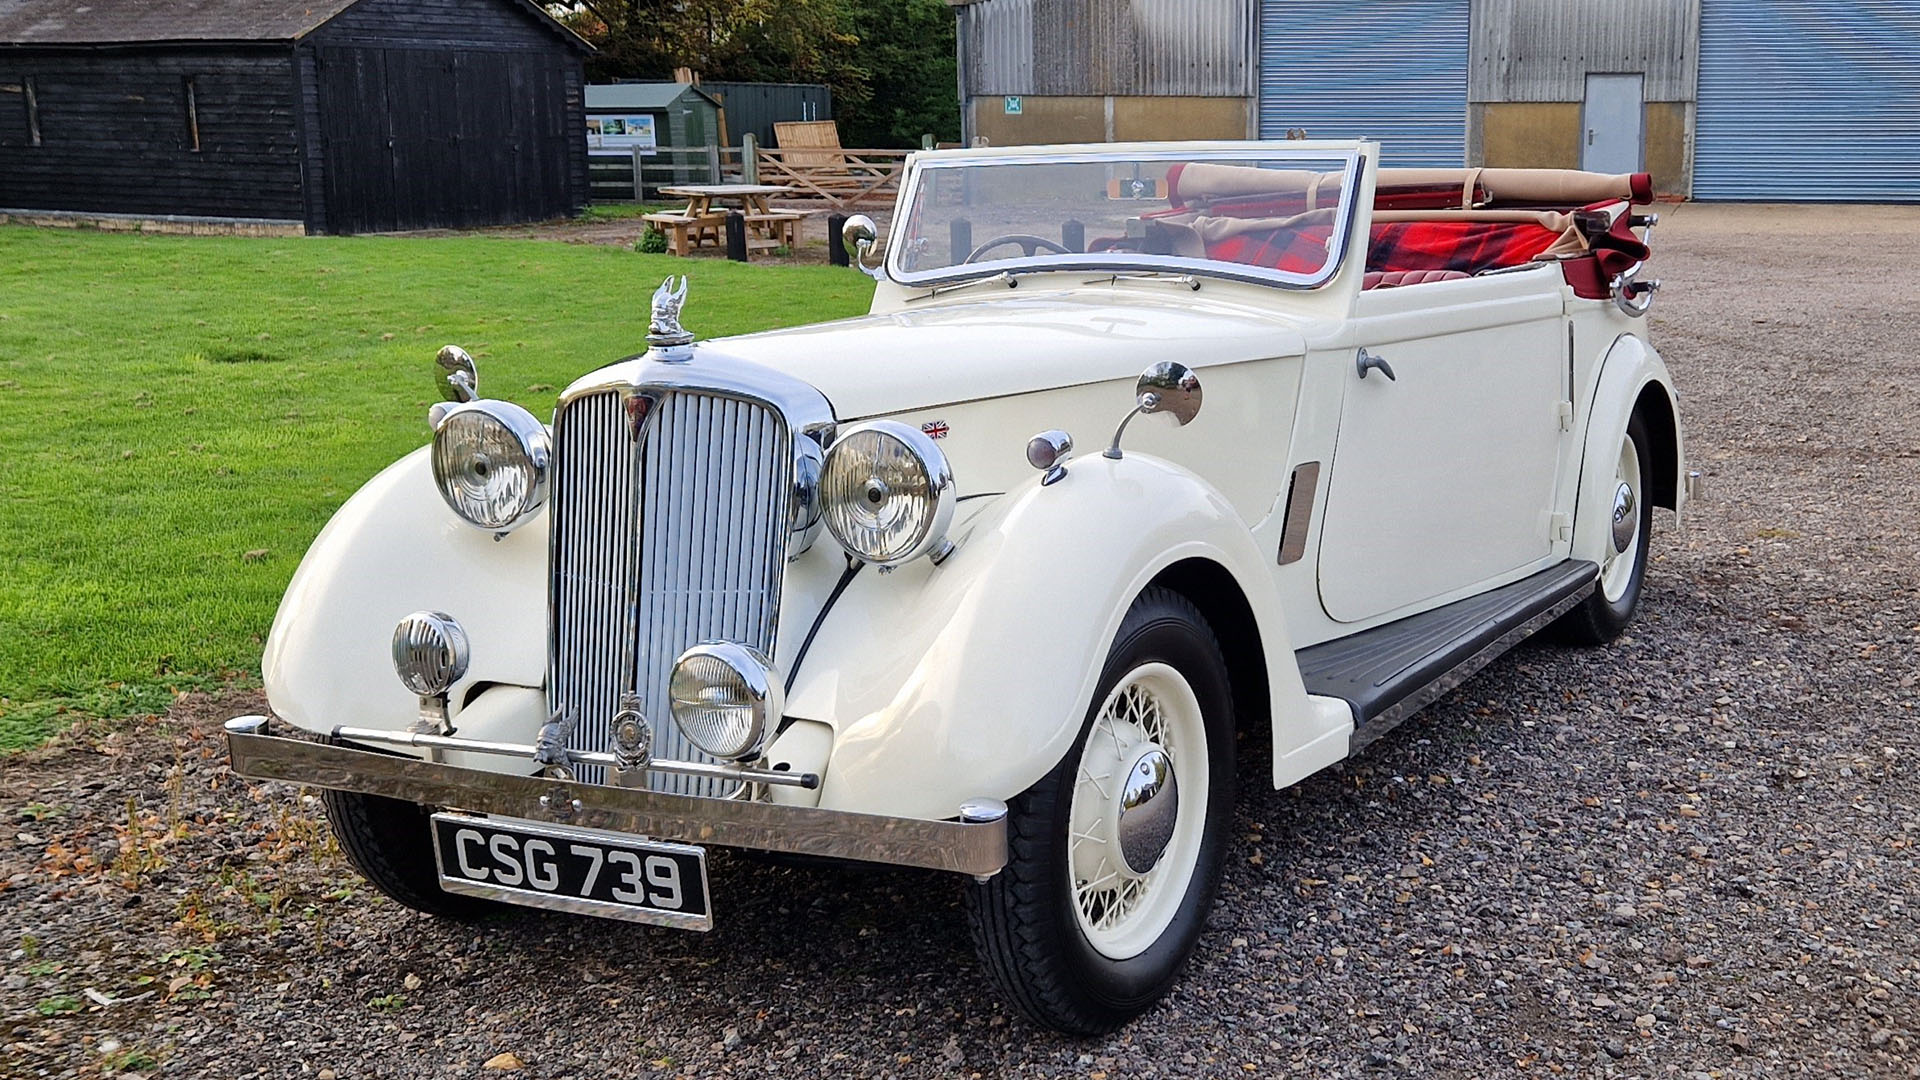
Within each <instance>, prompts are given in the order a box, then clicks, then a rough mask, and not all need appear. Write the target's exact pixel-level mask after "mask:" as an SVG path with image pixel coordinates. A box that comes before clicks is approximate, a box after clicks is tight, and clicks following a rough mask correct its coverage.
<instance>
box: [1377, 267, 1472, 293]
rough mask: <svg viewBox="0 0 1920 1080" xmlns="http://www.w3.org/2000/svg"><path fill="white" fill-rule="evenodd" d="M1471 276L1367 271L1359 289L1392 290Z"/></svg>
mask: <svg viewBox="0 0 1920 1080" xmlns="http://www.w3.org/2000/svg"><path fill="white" fill-rule="evenodd" d="M1472 276H1473V275H1472V274H1469V273H1467V272H1465V271H1463V270H1369V271H1367V274H1366V276H1365V277H1363V278H1362V279H1361V280H1360V287H1361V288H1362V289H1393V288H1398V287H1399V286H1401V285H1425V284H1426V283H1427V282H1429V281H1458V280H1460V279H1461V278H1466V277H1472Z"/></svg>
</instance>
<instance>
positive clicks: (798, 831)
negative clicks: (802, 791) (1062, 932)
mask: <svg viewBox="0 0 1920 1080" xmlns="http://www.w3.org/2000/svg"><path fill="white" fill-rule="evenodd" d="M227 752H228V755H229V756H230V758H231V759H232V763H233V771H234V772H235V773H237V774H238V775H240V776H244V777H247V778H248V779H252V780H280V781H284V782H287V783H293V784H309V785H312V786H314V787H323V788H332V789H335V790H338V791H355V792H360V793H362V794H367V795H384V796H386V797H388V798H394V799H404V800H406V801H408V802H415V803H420V804H423V805H426V806H436V807H442V808H446V809H455V810H466V811H470V812H473V813H480V814H489V815H498V816H501V817H511V818H520V819H523V820H529V821H552V822H559V823H562V824H567V825H575V826H579V827H582V828H589V829H607V830H611V831H613V832H621V833H628V834H631V835H634V836H644V837H647V838H648V839H654V840H678V841H682V842H685V843H692V844H714V845H718V846H721V847H741V848H752V849H755V850H758V851H780V852H788V853H791V854H798V855H816V856H822V857H826V858H835V859H854V860H859V861H862V862H877V863H890V864H893V865H896V866H917V867H924V868H927V869H930V870H950V871H953V872H956V873H962V874H972V875H974V876H975V877H987V876H990V875H992V874H994V873H997V872H998V871H999V870H1000V868H1001V867H1003V866H1005V865H1006V864H1007V821H1006V807H1005V805H1004V804H1001V803H998V802H995V801H993V800H981V801H979V802H969V803H968V804H967V805H966V806H965V807H964V808H960V807H956V808H955V812H956V814H957V815H958V816H959V817H960V819H961V820H957V821H928V820H923V819H920V818H901V817H884V816H881V815H878V814H857V813H851V812H848V811H844V810H821V809H818V808H816V807H809V806H783V805H778V804H775V803H764V802H749V801H746V800H742V799H710V798H701V797H698V796H692V795H675V794H671V793H668V792H663V791H648V790H645V789H640V788H624V787H605V786H602V785H599V784H586V783H580V782H578V781H569V780H552V779H547V778H545V777H540V776H515V775H513V774H511V773H494V772H482V771H480V770H478V769H466V768H460V767H458V766H453V765H443V764H439V763H437V762H432V761H422V760H420V759H418V758H411V757H397V756H394V755H391V754H381V753H376V752H374V751H371V750H356V749H354V748H352V747H347V746H338V745H332V744H328V743H318V742H308V741H305V740H301V739H289V738H283V737H280V736H276V735H269V734H267V720H266V718H265V717H259V716H243V717H238V718H236V719H233V720H229V721H227Z"/></svg>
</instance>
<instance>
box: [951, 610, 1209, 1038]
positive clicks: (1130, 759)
mask: <svg viewBox="0 0 1920 1080" xmlns="http://www.w3.org/2000/svg"><path fill="white" fill-rule="evenodd" d="M1084 709H1085V711H1084V712H1082V713H1081V714H1080V717H1079V723H1078V729H1077V730H1076V731H1075V732H1074V740H1073V742H1072V743H1071V744H1069V746H1070V748H1069V749H1067V750H1065V752H1063V753H1062V754H1061V755H1060V759H1059V760H1058V761H1057V762H1055V763H1054V765H1053V767H1052V768H1051V769H1050V770H1048V772H1047V774H1046V775H1045V776H1043V777H1041V778H1040V779H1039V780H1037V781H1035V782H1034V784H1033V786H1031V787H1029V788H1027V789H1026V790H1025V791H1023V792H1021V793H1020V794H1019V795H1016V796H1015V797H1014V798H1012V799H1010V800H1009V801H1008V803H1007V865H1006V866H1005V868H1003V869H1002V870H1001V871H1000V872H999V873H997V874H995V875H993V876H992V877H990V878H988V879H986V880H985V881H981V882H978V883H976V884H975V885H973V886H972V887H970V888H968V890H967V892H966V907H967V921H968V925H969V927H970V929H971V930H972V932H973V940H974V945H975V946H976V947H977V948H978V949H979V951H980V960H981V962H982V963H983V964H984V965H985V966H986V969H987V973H988V974H989V975H991V976H992V977H993V980H994V981H995V982H996V983H998V984H999V985H1000V988H1001V990H1002V991H1004V992H1005V993H1006V995H1007V997H1008V1000H1009V1001H1011V1002H1012V1003H1013V1004H1014V1005H1015V1006H1017V1007H1018V1008H1019V1009H1020V1011H1022V1012H1024V1013H1025V1014H1026V1015H1027V1016H1029V1017H1031V1018H1032V1019H1033V1020H1035V1021H1036V1022H1038V1023H1041V1024H1044V1025H1046V1026H1048V1027H1051V1028H1053V1029H1055V1030H1057V1031H1064V1032H1070V1033H1072V1034H1075V1035H1099V1034H1103V1033H1106V1032H1109V1031H1112V1030H1114V1029H1115V1028H1117V1027H1119V1026H1120V1025H1121V1024H1123V1023H1125V1022H1127V1021H1128V1020H1130V1019H1132V1018H1133V1017H1136V1016H1138V1015H1140V1014H1141V1013H1142V1012H1144V1011H1145V1010H1146V1009H1148V1008H1150V1007H1151V1006H1152V1005H1153V1003H1154V1002H1156V1001H1158V1000H1160V998H1161V996H1162V995H1164V994H1165V993H1166V992H1167V989H1168V988H1169V987H1171V986H1172V985H1173V982H1174V980H1175V979H1176V978H1177V977H1178V976H1179V974H1180V969H1181V967H1182V966H1183V965H1185V964H1186V962H1187V959H1188V957H1190V956H1192V955H1193V950H1194V946H1195V944H1196V943H1197V942H1198V941H1199V940H1200V936H1201V932H1202V931H1203V930H1204V929H1205V927H1206V918H1207V912H1208V910H1209V909H1211V907H1212V906H1213V896H1214V890H1215V887H1216V886H1217V884H1218V882H1219V880H1220V864H1221V861H1222V856H1223V854H1224V852H1225V850H1226V834H1227V831H1228V829H1229V827H1230V815H1231V813H1232V810H1233V786H1234V762H1233V756H1234V754H1233V752H1234V745H1233V735H1234V730H1233V729H1234V720H1235V715H1234V708H1233V686H1232V678H1231V675H1230V673H1229V671H1228V668H1227V664H1226V659H1225V657H1224V656H1223V655H1222V652H1221V649H1220V643H1219V641H1218V639H1216V638H1215V637H1214V635H1213V629H1212V627H1211V626H1210V625H1209V624H1208V623H1207V620H1206V617H1205V616H1204V615H1202V614H1201V613H1200V610H1199V608H1197V607H1196V606H1195V605H1194V603H1193V601H1191V600H1189V599H1188V598H1187V597H1185V596H1183V595H1181V594H1180V593H1177V592H1174V591H1173V590H1171V589H1167V588H1164V587H1161V586H1149V587H1148V588H1147V589H1145V590H1143V591H1142V592H1141V594H1140V595H1139V596H1137V597H1135V598H1134V602H1133V605H1132V606H1131V607H1129V608H1128V609H1127V613H1126V615H1125V617H1124V618H1122V619H1121V621H1120V627H1119V629H1118V630H1117V631H1115V633H1114V640H1113V645H1112V646H1111V647H1110V648H1109V649H1108V651H1107V659H1106V662H1105V663H1104V664H1102V665H1101V668H1100V679H1099V682H1098V683H1097V684H1096V689H1095V690H1094V692H1093V694H1092V695H1090V700H1089V701H1087V703H1086V704H1085V706H1084Z"/></svg>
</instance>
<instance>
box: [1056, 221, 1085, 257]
mask: <svg viewBox="0 0 1920 1080" xmlns="http://www.w3.org/2000/svg"><path fill="white" fill-rule="evenodd" d="M1060 246H1061V247H1064V248H1066V249H1067V250H1068V251H1085V250H1087V225H1086V222H1083V221H1075V220H1074V219H1073V218H1068V219H1067V220H1066V221H1063V222H1061V223H1060Z"/></svg>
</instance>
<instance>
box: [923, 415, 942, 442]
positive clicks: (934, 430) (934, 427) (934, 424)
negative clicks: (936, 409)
mask: <svg viewBox="0 0 1920 1080" xmlns="http://www.w3.org/2000/svg"><path fill="white" fill-rule="evenodd" d="M920 431H921V433H923V434H924V435H926V437H927V438H929V439H944V438H946V437H947V422H946V421H945V420H929V421H927V422H926V423H924V424H921V425H920Z"/></svg>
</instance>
